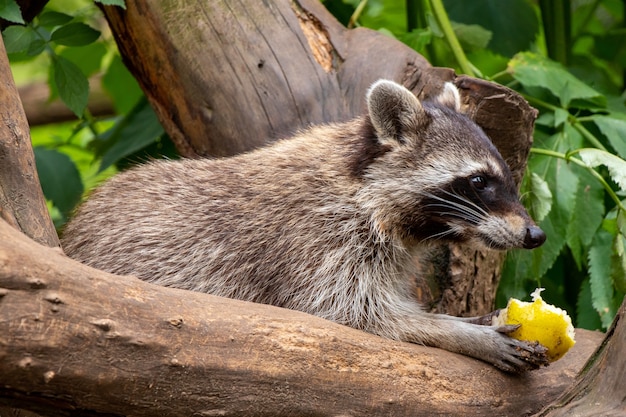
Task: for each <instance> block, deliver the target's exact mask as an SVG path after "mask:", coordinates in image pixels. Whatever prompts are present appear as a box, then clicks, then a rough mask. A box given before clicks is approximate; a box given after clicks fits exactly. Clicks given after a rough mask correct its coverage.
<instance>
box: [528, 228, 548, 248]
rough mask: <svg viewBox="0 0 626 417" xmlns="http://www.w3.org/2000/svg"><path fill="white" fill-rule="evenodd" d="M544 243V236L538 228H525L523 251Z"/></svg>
mask: <svg viewBox="0 0 626 417" xmlns="http://www.w3.org/2000/svg"><path fill="white" fill-rule="evenodd" d="M545 241H546V234H545V233H544V232H543V230H541V229H540V228H539V227H537V226H535V225H532V226H529V227H527V228H526V236H525V237H524V249H534V248H537V247H539V246H541V245H543V242H545Z"/></svg>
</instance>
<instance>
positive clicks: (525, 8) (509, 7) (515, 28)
mask: <svg viewBox="0 0 626 417" xmlns="http://www.w3.org/2000/svg"><path fill="white" fill-rule="evenodd" d="M444 5H445V8H446V11H447V12H448V15H449V16H450V19H451V20H453V21H454V22H459V23H465V24H468V25H472V24H474V25H480V26H482V27H483V28H484V29H486V30H488V31H489V32H491V33H492V34H493V36H491V39H490V41H489V49H491V50H492V51H493V52H495V53H498V54H501V55H504V56H507V57H511V56H513V55H514V54H515V53H517V52H519V51H523V50H526V49H528V48H529V47H530V45H531V44H532V43H533V42H534V40H535V37H536V36H537V32H538V29H539V21H538V19H537V15H536V14H535V11H534V10H533V7H532V5H531V4H530V3H529V2H528V1H525V0H507V1H506V7H504V6H503V2H502V1H501V0H471V1H458V0H444Z"/></svg>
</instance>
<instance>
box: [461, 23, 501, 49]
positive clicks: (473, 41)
mask: <svg viewBox="0 0 626 417" xmlns="http://www.w3.org/2000/svg"><path fill="white" fill-rule="evenodd" d="M452 28H453V29H454V33H455V34H456V36H457V38H458V39H459V42H461V45H462V46H463V49H464V50H466V51H472V50H476V49H484V48H486V47H487V45H488V44H489V40H491V35H492V34H491V32H490V31H488V30H487V29H485V28H483V27H482V26H479V25H466V24H463V23H456V22H453V23H452Z"/></svg>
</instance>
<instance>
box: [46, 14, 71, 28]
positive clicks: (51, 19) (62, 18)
mask: <svg viewBox="0 0 626 417" xmlns="http://www.w3.org/2000/svg"><path fill="white" fill-rule="evenodd" d="M72 19H74V17H73V16H70V15H68V14H65V13H61V12H54V11H47V12H43V13H42V14H40V15H39V17H38V22H39V24H40V25H41V26H45V27H47V28H53V27H55V26H61V25H65V24H66V23H69V22H71V21H72Z"/></svg>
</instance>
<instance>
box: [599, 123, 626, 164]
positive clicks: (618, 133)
mask: <svg viewBox="0 0 626 417" xmlns="http://www.w3.org/2000/svg"><path fill="white" fill-rule="evenodd" d="M593 122H594V123H595V124H596V126H598V128H599V129H600V132H602V134H603V135H604V136H606V138H607V139H608V141H609V143H610V144H611V146H612V147H613V149H615V150H616V151H617V153H618V155H619V156H621V157H622V158H626V140H625V139H626V115H621V118H620V115H617V114H614V115H609V116H605V115H594V116H593Z"/></svg>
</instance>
